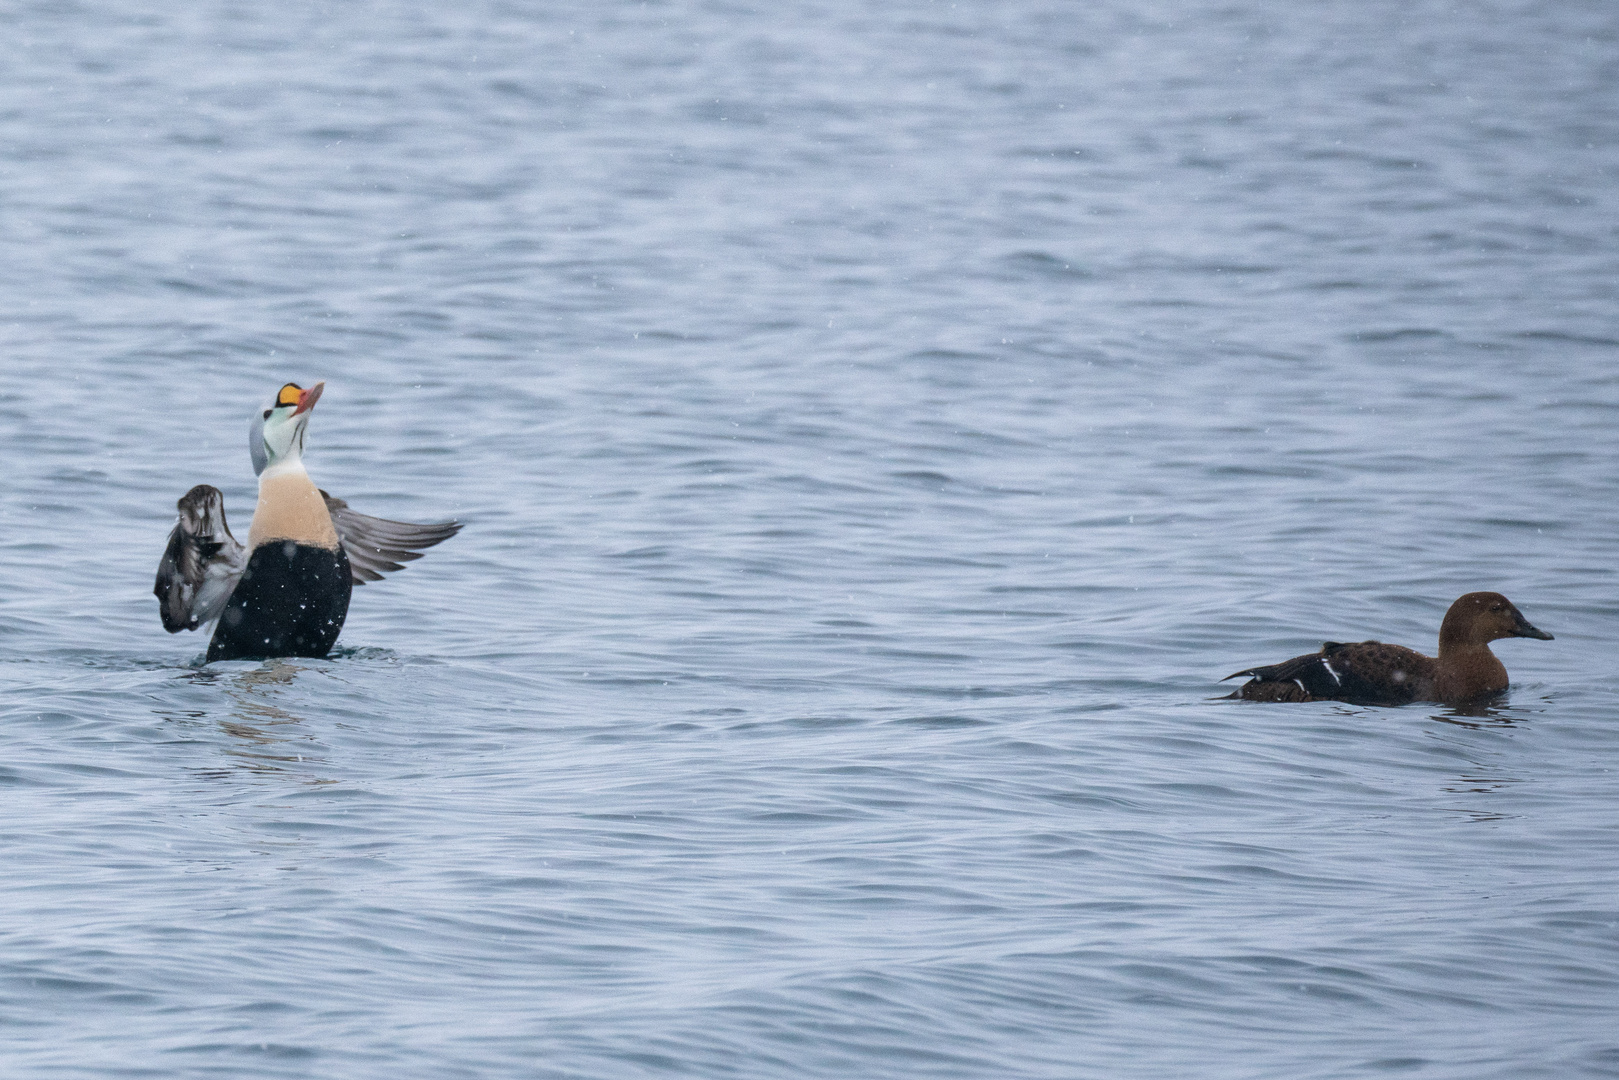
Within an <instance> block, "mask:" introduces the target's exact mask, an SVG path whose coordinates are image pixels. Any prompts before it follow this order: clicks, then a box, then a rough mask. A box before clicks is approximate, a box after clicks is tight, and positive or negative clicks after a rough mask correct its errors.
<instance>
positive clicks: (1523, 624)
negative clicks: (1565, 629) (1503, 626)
mask: <svg viewBox="0 0 1619 1080" xmlns="http://www.w3.org/2000/svg"><path fill="white" fill-rule="evenodd" d="M1514 614H1516V613H1514ZM1512 636H1513V637H1532V638H1539V639H1540V640H1541V641H1556V640H1557V639H1556V638H1554V637H1552V636H1551V635H1550V634H1548V633H1546V631H1544V630H1541V629H1539V628H1538V627H1535V626H1533V625H1531V624H1530V622H1529V620H1528V619H1526V618H1524V617H1523V616H1522V615H1518V617H1517V625H1515V626H1513V628H1512Z"/></svg>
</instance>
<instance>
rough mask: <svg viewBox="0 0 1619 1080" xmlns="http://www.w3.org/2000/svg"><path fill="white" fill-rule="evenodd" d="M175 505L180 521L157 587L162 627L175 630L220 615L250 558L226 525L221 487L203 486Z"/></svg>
mask: <svg viewBox="0 0 1619 1080" xmlns="http://www.w3.org/2000/svg"><path fill="white" fill-rule="evenodd" d="M176 508H177V509H178V510H179V512H180V519H179V521H177V522H176V523H175V525H174V528H173V529H171V530H169V540H168V544H167V546H165V547H164V549H163V557H162V558H161V559H159V560H158V564H157V581H156V582H155V583H154V584H153V586H152V592H153V594H154V595H155V596H156V597H157V601H158V614H159V615H160V616H161V617H162V619H163V629H165V630H167V631H168V632H169V633H171V634H178V633H179V632H180V631H181V630H195V629H197V627H199V626H201V625H203V624H204V623H208V622H212V621H213V620H214V619H217V618H218V617H219V613H220V611H222V610H223V609H224V607H225V601H226V600H228V599H229V598H230V594H231V591H232V590H233V589H235V588H236V582H237V580H238V579H240V578H241V576H242V568H243V566H244V565H246V561H247V560H246V554H247V553H246V551H245V550H244V549H243V547H242V545H241V544H238V543H237V542H236V538H235V537H234V536H232V535H231V532H230V527H229V526H228V525H227V524H226V523H225V496H224V494H223V493H222V492H221V491H220V490H219V489H218V488H216V487H213V486H212V485H210V484H198V485H197V486H196V487H194V488H192V489H191V490H190V491H188V492H186V493H185V494H184V495H182V496H181V497H180V501H179V502H178V503H177V504H176Z"/></svg>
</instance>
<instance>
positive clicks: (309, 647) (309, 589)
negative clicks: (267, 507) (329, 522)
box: [207, 540, 354, 664]
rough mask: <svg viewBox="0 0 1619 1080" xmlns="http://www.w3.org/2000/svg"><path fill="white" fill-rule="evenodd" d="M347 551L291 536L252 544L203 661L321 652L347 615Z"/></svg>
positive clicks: (329, 645)
mask: <svg viewBox="0 0 1619 1080" xmlns="http://www.w3.org/2000/svg"><path fill="white" fill-rule="evenodd" d="M353 590H354V582H353V577H352V571H351V570H350V568H349V559H348V555H347V554H346V553H345V552H344V550H343V548H342V546H341V545H339V546H338V547H337V548H335V549H331V550H329V549H327V548H321V547H313V546H310V545H307V544H298V543H294V542H293V541H291V540H272V541H270V542H269V543H266V544H261V545H259V547H257V548H256V549H254V551H253V554H252V556H251V557H250V558H249V559H248V561H247V568H246V569H245V570H243V571H242V577H241V580H240V581H239V582H237V584H236V590H235V591H234V592H233V593H231V595H230V600H229V601H227V602H226V604H225V610H224V612H223V613H222V614H221V615H220V617H219V624H218V626H216V627H215V628H214V636H213V640H211V641H210V642H209V643H208V659H207V662H208V663H210V664H211V663H213V662H214V661H215V660H249V659H259V658H262V657H267V656H311V657H321V656H325V655H326V654H327V653H328V652H330V651H331V648H332V645H333V644H334V643H335V642H336V641H337V635H338V634H339V633H340V632H341V631H342V629H343V620H344V619H345V618H347V617H348V611H349V596H350V594H351V593H352V592H353Z"/></svg>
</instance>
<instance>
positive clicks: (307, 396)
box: [292, 382, 326, 416]
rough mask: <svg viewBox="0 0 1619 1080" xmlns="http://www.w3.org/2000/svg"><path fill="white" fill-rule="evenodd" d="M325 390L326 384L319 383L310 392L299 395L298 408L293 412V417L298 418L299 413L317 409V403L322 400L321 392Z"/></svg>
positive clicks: (306, 391)
mask: <svg viewBox="0 0 1619 1080" xmlns="http://www.w3.org/2000/svg"><path fill="white" fill-rule="evenodd" d="M324 389H326V384H325V383H324V382H318V383H316V384H315V385H314V386H311V387H310V388H309V389H308V390H305V391H303V392H302V393H300V394H299V395H298V407H297V408H296V409H294V410H292V415H294V416H297V415H298V414H299V413H305V412H308V411H309V410H310V409H313V408H314V407H315V402H317V401H319V400H320V392H321V391H322V390H324Z"/></svg>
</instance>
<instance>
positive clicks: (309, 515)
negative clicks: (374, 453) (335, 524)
mask: <svg viewBox="0 0 1619 1080" xmlns="http://www.w3.org/2000/svg"><path fill="white" fill-rule="evenodd" d="M273 540H291V541H293V542H294V543H298V544H307V545H309V546H311V547H319V548H326V549H327V550H328V551H335V550H337V546H338V539H337V530H336V529H334V528H332V515H331V513H330V512H329V511H328V510H327V509H326V500H325V499H323V498H321V496H320V489H319V488H317V487H315V482H314V481H313V480H311V479H309V474H308V473H307V472H305V471H304V463H303V461H302V459H300V458H292V459H290V460H284V461H278V462H276V463H275V464H274V465H271V466H269V467H268V468H266V469H265V470H264V472H262V473H260V474H259V504H258V507H257V508H256V509H255V510H254V511H253V526H252V528H251V529H250V530H249V531H248V534H247V546H248V549H249V550H254V549H257V548H258V546H259V545H260V544H266V543H269V542H270V541H273Z"/></svg>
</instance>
